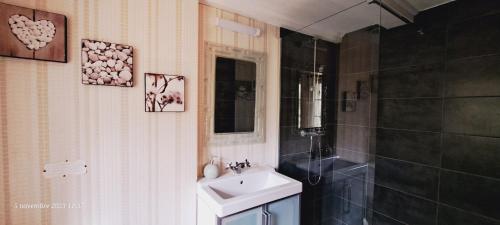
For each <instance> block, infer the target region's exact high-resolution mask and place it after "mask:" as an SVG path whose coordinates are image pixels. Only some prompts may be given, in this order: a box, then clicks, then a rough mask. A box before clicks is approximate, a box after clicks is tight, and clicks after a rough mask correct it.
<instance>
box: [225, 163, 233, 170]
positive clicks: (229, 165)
mask: <svg viewBox="0 0 500 225" xmlns="http://www.w3.org/2000/svg"><path fill="white" fill-rule="evenodd" d="M233 168H234V166H233V163H232V162H230V163H228V164H226V170H228V169H233Z"/></svg>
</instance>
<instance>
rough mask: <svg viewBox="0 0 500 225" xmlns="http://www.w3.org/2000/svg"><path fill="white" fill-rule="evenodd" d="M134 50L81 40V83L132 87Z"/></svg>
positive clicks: (112, 44) (122, 46)
mask: <svg viewBox="0 0 500 225" xmlns="http://www.w3.org/2000/svg"><path fill="white" fill-rule="evenodd" d="M133 63H134V49H133V47H132V46H129V45H122V44H114V43H109V42H104V41H93V40H86V39H84V40H82V83H83V84H88V85H106V86H121V87H132V86H134V79H133V74H134V69H133Z"/></svg>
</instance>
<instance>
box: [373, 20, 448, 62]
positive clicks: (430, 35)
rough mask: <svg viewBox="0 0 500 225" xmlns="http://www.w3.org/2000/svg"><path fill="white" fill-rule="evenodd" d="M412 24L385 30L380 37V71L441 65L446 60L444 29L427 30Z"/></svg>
mask: <svg viewBox="0 0 500 225" xmlns="http://www.w3.org/2000/svg"><path fill="white" fill-rule="evenodd" d="M420 29H421V28H420V27H416V26H414V25H412V24H410V25H405V26H401V27H397V28H393V29H390V30H383V31H382V32H381V36H380V69H381V70H385V69H388V68H394V67H401V66H409V65H420V64H431V63H441V62H444V59H445V53H446V52H445V51H446V48H445V43H446V33H445V30H444V29H434V30H425V31H424V34H422V33H421V32H419V30H420Z"/></svg>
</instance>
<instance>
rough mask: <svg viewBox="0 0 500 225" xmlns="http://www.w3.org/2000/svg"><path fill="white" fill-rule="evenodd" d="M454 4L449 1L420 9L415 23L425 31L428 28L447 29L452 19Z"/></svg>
mask: <svg viewBox="0 0 500 225" xmlns="http://www.w3.org/2000/svg"><path fill="white" fill-rule="evenodd" d="M454 6H455V5H454V4H451V3H448V4H444V5H440V6H437V7H434V8H430V9H426V10H424V11H420V12H419V13H418V14H417V15H416V16H415V18H414V23H415V24H417V25H418V27H420V28H421V29H422V30H423V31H424V33H425V31H426V30H435V29H441V30H445V29H446V26H447V25H448V23H449V21H450V13H451V12H452V10H453V9H454Z"/></svg>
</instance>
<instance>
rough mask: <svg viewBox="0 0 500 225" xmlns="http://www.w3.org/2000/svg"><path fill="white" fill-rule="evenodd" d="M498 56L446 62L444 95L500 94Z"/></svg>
mask: <svg viewBox="0 0 500 225" xmlns="http://www.w3.org/2000/svg"><path fill="white" fill-rule="evenodd" d="M498 74H500V56H484V57H479V58H468V59H462V60H454V61H451V62H448V64H447V66H446V76H445V83H444V86H445V96H446V97H455V96H460V97H466V96H500V76H499V75H498Z"/></svg>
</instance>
